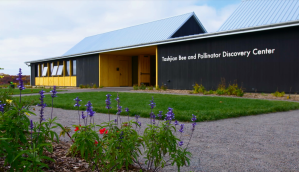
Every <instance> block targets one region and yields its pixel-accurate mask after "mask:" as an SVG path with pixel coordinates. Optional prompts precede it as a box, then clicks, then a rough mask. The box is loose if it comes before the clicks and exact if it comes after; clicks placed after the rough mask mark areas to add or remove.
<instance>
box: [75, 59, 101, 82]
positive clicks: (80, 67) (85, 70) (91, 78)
mask: <svg viewBox="0 0 299 172" xmlns="http://www.w3.org/2000/svg"><path fill="white" fill-rule="evenodd" d="M74 59H76V60H77V61H76V62H77V66H76V67H77V87H78V86H79V85H80V84H82V85H87V84H89V85H91V84H96V85H97V86H99V54H92V55H86V56H82V57H78V58H74Z"/></svg>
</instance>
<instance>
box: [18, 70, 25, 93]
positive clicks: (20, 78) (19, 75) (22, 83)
mask: <svg viewBox="0 0 299 172" xmlns="http://www.w3.org/2000/svg"><path fill="white" fill-rule="evenodd" d="M17 75H18V78H17V80H18V81H19V85H18V88H19V90H25V87H24V82H23V80H22V69H21V68H20V69H19V73H18V74H17Z"/></svg>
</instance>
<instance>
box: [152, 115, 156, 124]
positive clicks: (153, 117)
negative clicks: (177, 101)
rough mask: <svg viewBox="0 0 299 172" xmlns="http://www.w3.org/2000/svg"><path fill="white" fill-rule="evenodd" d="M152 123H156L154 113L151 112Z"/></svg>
mask: <svg viewBox="0 0 299 172" xmlns="http://www.w3.org/2000/svg"><path fill="white" fill-rule="evenodd" d="M152 119H153V124H156V115H155V114H154V113H152Z"/></svg>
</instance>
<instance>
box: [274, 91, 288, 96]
mask: <svg viewBox="0 0 299 172" xmlns="http://www.w3.org/2000/svg"><path fill="white" fill-rule="evenodd" d="M272 95H273V96H275V97H283V96H284V95H285V92H284V91H283V92H279V91H275V93H272Z"/></svg>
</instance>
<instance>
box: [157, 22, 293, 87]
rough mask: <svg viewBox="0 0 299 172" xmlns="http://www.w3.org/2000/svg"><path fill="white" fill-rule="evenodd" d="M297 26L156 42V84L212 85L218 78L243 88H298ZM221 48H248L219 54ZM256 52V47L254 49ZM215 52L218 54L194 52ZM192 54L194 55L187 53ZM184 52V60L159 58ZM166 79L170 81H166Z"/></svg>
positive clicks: (170, 85)
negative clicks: (213, 56) (214, 55)
mask: <svg viewBox="0 0 299 172" xmlns="http://www.w3.org/2000/svg"><path fill="white" fill-rule="evenodd" d="M298 45H299V27H298V26H296V27H289V28H282V29H273V30H268V31H259V32H254V33H243V34H237V35H229V36H221V37H216V38H206V39H200V40H193V41H185V42H180V43H171V44H165V45H159V46H158V57H159V58H158V60H159V61H158V68H159V70H158V71H159V73H158V77H159V78H158V84H159V85H161V84H162V83H163V84H167V86H168V88H171V89H192V88H193V87H192V85H193V84H195V83H198V84H200V83H202V84H203V85H204V86H205V87H206V88H207V89H216V88H217V86H218V84H219V82H220V79H221V78H225V80H226V82H227V84H228V83H234V81H236V82H237V83H238V84H239V85H240V86H241V85H242V86H243V88H245V89H246V91H247V92H249V91H255V90H257V92H274V91H276V90H277V89H278V91H285V92H289V90H290V87H292V92H299V82H298V81H299V80H298V79H299V63H298V62H299V60H298V59H299V47H298ZM255 48H257V49H258V50H265V49H266V48H267V49H275V51H274V53H273V54H261V55H254V54H253V50H254V49H255ZM223 51H225V52H242V51H243V52H244V51H250V55H249V56H248V57H247V55H246V56H241V55H240V54H239V55H237V56H233V57H223ZM255 52H257V51H255ZM204 53H207V54H213V53H217V54H218V53H219V54H221V56H220V57H219V58H203V59H201V58H198V54H201V55H203V54H204ZM194 55H196V59H189V60H188V56H194ZM179 56H181V57H182V56H186V58H187V60H179V59H178V60H177V61H172V62H169V61H162V57H164V58H168V57H178V58H179ZM168 80H170V82H168Z"/></svg>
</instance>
